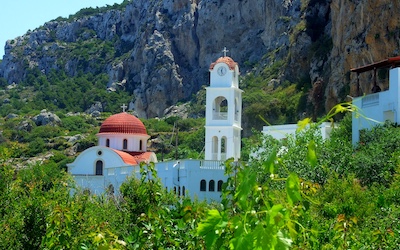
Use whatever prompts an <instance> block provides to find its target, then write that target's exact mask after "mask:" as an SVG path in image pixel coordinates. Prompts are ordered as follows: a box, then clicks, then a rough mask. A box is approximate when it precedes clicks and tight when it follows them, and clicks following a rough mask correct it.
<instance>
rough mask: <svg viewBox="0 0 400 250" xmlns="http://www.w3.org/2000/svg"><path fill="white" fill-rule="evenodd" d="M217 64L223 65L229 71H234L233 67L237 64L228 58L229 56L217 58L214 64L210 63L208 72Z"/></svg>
mask: <svg viewBox="0 0 400 250" xmlns="http://www.w3.org/2000/svg"><path fill="white" fill-rule="evenodd" d="M217 63H225V64H226V65H228V67H229V69H230V70H234V69H235V66H236V65H237V62H235V61H234V60H233V59H232V58H230V57H229V56H223V57H220V58H218V59H217V60H216V61H215V62H213V63H211V65H210V70H211V69H214V66H215V65H216V64H217Z"/></svg>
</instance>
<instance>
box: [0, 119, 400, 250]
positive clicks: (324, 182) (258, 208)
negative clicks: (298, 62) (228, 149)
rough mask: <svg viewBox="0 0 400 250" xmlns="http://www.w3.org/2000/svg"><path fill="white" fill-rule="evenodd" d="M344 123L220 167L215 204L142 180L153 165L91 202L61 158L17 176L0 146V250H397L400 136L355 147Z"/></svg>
mask: <svg viewBox="0 0 400 250" xmlns="http://www.w3.org/2000/svg"><path fill="white" fill-rule="evenodd" d="M301 124H302V125H305V123H304V122H303V123H301ZM350 125H351V120H350V117H349V116H347V117H346V118H345V119H344V120H343V121H342V122H341V124H340V127H339V128H337V129H336V130H334V132H333V134H332V136H331V138H330V139H328V140H326V141H323V140H322V139H321V135H320V134H319V132H318V129H316V127H314V126H311V127H310V128H309V129H302V130H300V131H298V133H297V134H296V137H291V138H288V140H286V141H276V140H274V139H273V138H271V137H259V138H258V140H255V141H253V142H252V147H251V150H252V151H259V149H260V148H263V149H264V150H263V151H262V153H261V154H258V156H257V157H256V158H255V159H253V160H252V161H250V162H249V163H248V164H245V163H244V162H242V163H241V164H239V165H237V164H235V165H232V163H231V162H230V161H227V162H226V173H227V174H228V175H229V176H230V178H229V180H228V182H227V183H226V184H225V185H224V191H223V194H222V198H223V201H222V204H204V203H202V202H199V201H196V200H190V199H188V198H185V197H177V196H176V195H174V194H172V193H167V192H166V191H165V189H164V188H163V187H162V186H161V184H160V182H159V180H158V179H157V178H153V179H151V180H148V179H146V176H148V174H147V173H148V171H150V172H152V174H151V175H152V176H156V172H155V171H154V169H153V167H152V165H148V166H144V165H143V166H141V173H142V176H143V177H142V178H141V179H140V180H138V179H134V178H131V179H129V180H127V182H126V183H125V184H123V185H122V187H121V190H120V192H121V196H114V194H113V193H112V192H111V191H110V192H107V193H105V194H103V195H101V196H93V195H90V194H89V193H87V192H85V191H84V190H79V189H76V186H75V184H74V182H73V180H72V178H71V176H70V175H68V174H67V173H66V172H65V171H64V170H63V169H62V168H60V166H58V165H57V162H59V160H60V158H58V157H53V158H51V159H49V160H47V161H45V162H43V163H42V164H36V165H32V166H29V167H26V168H24V169H21V170H19V171H16V170H15V168H14V166H13V162H12V161H10V159H12V155H13V154H14V153H15V150H16V149H15V148H6V147H1V148H0V152H1V164H2V166H1V168H0V178H1V180H2V181H1V184H0V199H1V201H2V202H1V205H0V214H1V216H0V224H1V227H2V228H3V231H2V234H0V248H2V249H8V248H10V246H12V247H13V248H14V249H60V248H64V249H71V248H72V249H77V248H81V249H94V248H97V249H99V248H103V249H204V248H207V249H228V248H231V249H265V248H267V249H396V248H399V247H400V241H399V239H400V237H399V236H400V226H399V225H400V221H399V218H400V199H399V197H400V179H399V177H400V175H399V174H400V151H399V148H398V146H397V144H396V143H397V142H398V141H399V140H400V130H399V128H398V127H397V126H394V125H393V124H384V125H381V126H378V127H376V128H374V129H373V130H371V131H365V132H364V133H363V136H362V138H361V143H360V144H358V145H357V146H356V147H355V148H353V146H352V145H351V140H350V137H351V130H350V128H351V126H350ZM259 152H261V151H259ZM72 190H73V194H72V195H71V191H72Z"/></svg>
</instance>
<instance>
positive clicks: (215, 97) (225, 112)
mask: <svg viewBox="0 0 400 250" xmlns="http://www.w3.org/2000/svg"><path fill="white" fill-rule="evenodd" d="M222 52H223V53H224V55H223V56H222V57H220V58H218V59H217V60H216V61H215V62H213V63H211V65H210V68H209V70H210V86H209V87H207V88H206V126H205V129H206V135H205V160H220V161H223V160H226V159H229V158H234V159H235V160H238V159H239V158H240V149H241V131H242V125H241V124H242V92H243V91H242V90H241V89H239V66H238V64H237V63H236V62H235V61H233V59H232V58H230V57H228V56H226V52H227V50H226V48H224V50H223V51H222Z"/></svg>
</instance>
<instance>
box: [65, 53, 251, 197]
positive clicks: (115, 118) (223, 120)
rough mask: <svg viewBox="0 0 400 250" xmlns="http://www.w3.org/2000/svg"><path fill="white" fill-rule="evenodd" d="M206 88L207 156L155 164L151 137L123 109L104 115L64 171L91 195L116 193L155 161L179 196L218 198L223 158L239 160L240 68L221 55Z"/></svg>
mask: <svg viewBox="0 0 400 250" xmlns="http://www.w3.org/2000/svg"><path fill="white" fill-rule="evenodd" d="M209 71H210V86H209V87H207V88H206V95H207V98H206V124H205V131H206V132H205V159H204V160H192V159H183V160H178V161H167V162H157V157H156V155H155V154H154V153H153V152H148V151H147V140H148V139H149V137H150V136H149V135H148V134H147V131H146V128H145V126H144V125H143V123H142V122H141V121H140V120H139V119H138V118H136V117H135V116H133V115H131V114H128V113H125V112H122V113H119V114H115V115H112V116H110V117H109V118H107V119H106V120H105V121H104V122H103V124H102V125H101V127H100V131H99V133H98V134H97V137H98V146H94V147H91V148H88V149H86V150H85V151H83V152H82V153H81V154H80V155H79V156H78V157H77V158H76V159H75V161H74V162H73V163H70V164H68V172H69V173H70V174H71V175H72V176H73V177H74V179H75V181H76V184H77V185H78V186H79V187H81V188H83V189H86V190H90V192H91V193H93V194H102V193H104V192H105V191H106V190H114V192H115V193H116V194H118V192H119V188H120V186H121V184H122V183H123V182H124V181H126V179H127V177H128V176H131V175H135V176H136V177H137V178H140V173H139V164H140V163H141V162H144V163H149V162H154V163H155V168H156V170H157V174H158V177H159V178H160V180H161V182H162V183H163V185H164V186H165V187H166V188H167V189H168V190H171V191H174V192H175V193H176V194H178V195H182V196H185V195H188V196H190V197H192V198H194V197H197V198H199V199H200V200H204V199H205V200H207V201H220V200H221V191H222V184H223V183H224V182H226V180H227V176H225V175H224V169H225V167H224V162H225V160H226V159H229V158H233V159H234V160H235V161H236V160H238V159H239V158H240V150H241V131H242V127H241V117H242V92H243V91H242V90H240V89H239V67H238V64H237V63H236V62H235V61H233V59H232V58H230V57H228V56H226V49H225V50H224V56H223V57H220V58H218V60H216V61H215V62H213V63H212V64H211V65H210V68H209Z"/></svg>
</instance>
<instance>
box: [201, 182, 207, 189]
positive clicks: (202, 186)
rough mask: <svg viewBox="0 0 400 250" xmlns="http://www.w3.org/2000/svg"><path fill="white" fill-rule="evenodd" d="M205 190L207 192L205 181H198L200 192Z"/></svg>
mask: <svg viewBox="0 0 400 250" xmlns="http://www.w3.org/2000/svg"><path fill="white" fill-rule="evenodd" d="M206 190H207V183H206V180H201V181H200V191H206Z"/></svg>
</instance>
